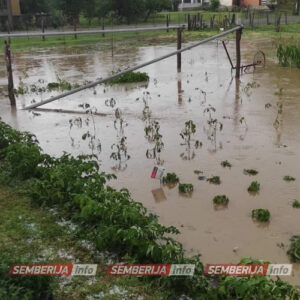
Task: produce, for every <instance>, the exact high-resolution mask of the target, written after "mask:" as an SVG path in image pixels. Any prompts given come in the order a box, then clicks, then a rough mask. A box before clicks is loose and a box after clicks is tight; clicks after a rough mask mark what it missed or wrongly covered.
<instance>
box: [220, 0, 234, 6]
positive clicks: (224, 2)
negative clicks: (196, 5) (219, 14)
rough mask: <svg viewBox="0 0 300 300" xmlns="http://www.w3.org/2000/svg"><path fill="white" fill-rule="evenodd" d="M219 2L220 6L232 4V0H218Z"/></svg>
mask: <svg viewBox="0 0 300 300" xmlns="http://www.w3.org/2000/svg"><path fill="white" fill-rule="evenodd" d="M220 4H221V5H222V6H232V5H233V0H220Z"/></svg>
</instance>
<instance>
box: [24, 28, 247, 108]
mask: <svg viewBox="0 0 300 300" xmlns="http://www.w3.org/2000/svg"><path fill="white" fill-rule="evenodd" d="M242 28H243V26H242V25H239V26H236V27H234V28H232V29H229V30H226V31H223V32H221V33H219V34H216V35H214V36H212V37H209V38H206V39H204V40H202V41H200V42H197V43H195V44H192V45H190V46H187V47H185V48H182V49H180V50H176V51H173V52H171V53H168V54H166V55H163V56H161V57H158V58H155V59H153V60H151V61H148V62H145V63H143V64H140V65H138V66H135V67H132V68H128V69H126V70H124V71H121V72H119V73H116V74H113V75H111V76H108V77H106V78H104V79H100V80H97V81H95V82H92V83H89V84H86V85H83V86H81V87H79V88H76V89H73V90H71V91H68V92H65V93H62V94H60V95H58V96H55V97H51V98H49V99H46V100H44V101H41V102H39V103H34V104H31V105H29V106H26V107H25V108H24V109H33V108H36V107H39V106H42V105H44V104H47V103H50V102H53V101H56V100H58V99H61V98H64V97H67V96H70V95H73V94H76V93H78V92H81V91H83V90H86V89H89V88H92V87H95V86H97V85H98V84H101V83H104V82H107V81H109V80H111V79H114V78H117V77H119V76H122V75H124V74H126V73H129V72H133V71H135V70H138V69H141V68H143V67H146V66H149V65H151V64H154V63H156V62H159V61H161V60H164V59H166V58H169V57H171V56H174V55H177V54H179V53H182V52H185V51H188V50H191V49H193V48H195V47H198V46H200V45H203V44H205V43H207V42H210V41H213V40H215V39H218V38H221V37H223V36H225V35H227V34H230V33H233V32H235V31H238V30H241V29H242Z"/></svg>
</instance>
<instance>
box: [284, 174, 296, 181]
mask: <svg viewBox="0 0 300 300" xmlns="http://www.w3.org/2000/svg"><path fill="white" fill-rule="evenodd" d="M283 180H285V181H295V180H296V178H295V177H292V176H288V175H286V176H284V177H283Z"/></svg>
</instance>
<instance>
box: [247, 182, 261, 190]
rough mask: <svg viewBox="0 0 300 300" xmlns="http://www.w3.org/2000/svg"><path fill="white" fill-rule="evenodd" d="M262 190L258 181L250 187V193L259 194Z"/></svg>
mask: <svg viewBox="0 0 300 300" xmlns="http://www.w3.org/2000/svg"><path fill="white" fill-rule="evenodd" d="M259 190H260V183H259V182H257V181H252V182H251V184H250V186H249V187H248V192H252V193H257V192H258V191H259Z"/></svg>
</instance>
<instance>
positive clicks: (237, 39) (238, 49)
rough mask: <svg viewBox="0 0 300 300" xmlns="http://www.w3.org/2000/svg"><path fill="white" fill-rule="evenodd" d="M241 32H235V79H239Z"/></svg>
mask: <svg viewBox="0 0 300 300" xmlns="http://www.w3.org/2000/svg"><path fill="white" fill-rule="evenodd" d="M242 33H243V30H242V28H241V29H239V30H237V31H236V33H235V44H236V67H235V68H236V69H235V78H240V73H241V38H242Z"/></svg>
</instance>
